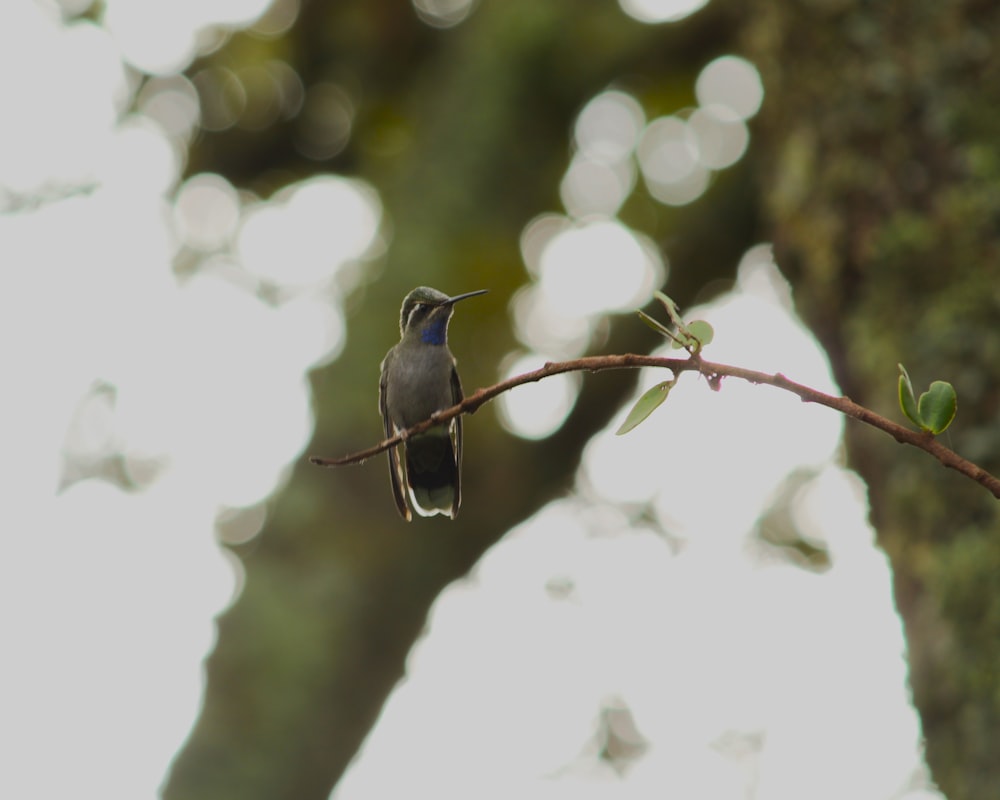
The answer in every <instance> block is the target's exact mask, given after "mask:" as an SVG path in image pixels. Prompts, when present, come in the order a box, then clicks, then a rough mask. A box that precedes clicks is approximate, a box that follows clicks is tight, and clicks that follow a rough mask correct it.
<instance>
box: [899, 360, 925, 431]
mask: <svg viewBox="0 0 1000 800" xmlns="http://www.w3.org/2000/svg"><path fill="white" fill-rule="evenodd" d="M898 366H899V407H900V408H901V409H902V410H903V413H904V414H906V418H907V419H909V420H910V422H912V423H913V424H914V425H916V426H917V427H918V428H923V427H924V424H923V422H921V421H920V411H919V410H918V409H917V399H916V397H914V396H913V384H912V383H911V382H910V376H909V374H908V373H907V371H906V367H904V366H903V365H902V364H899V365H898Z"/></svg>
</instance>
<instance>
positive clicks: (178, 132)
mask: <svg viewBox="0 0 1000 800" xmlns="http://www.w3.org/2000/svg"><path fill="white" fill-rule="evenodd" d="M136 108H137V109H138V110H139V112H141V113H142V114H143V115H144V116H147V117H149V118H150V119H152V120H153V121H154V122H156V123H157V124H158V125H159V126H160V127H161V128H163V131H164V133H166V134H167V135H168V136H170V137H171V138H172V139H175V140H178V141H187V140H188V139H190V137H191V136H192V135H193V133H194V131H195V129H196V127H197V125H198V119H199V117H200V115H201V106H200V104H199V100H198V90H197V89H196V88H195V87H194V84H192V83H191V81H189V80H188V79H187V78H186V77H184V76H183V75H169V76H167V77H163V78H158V77H153V78H150V79H149V80H148V81H146V83H145V84H144V85H143V87H142V88H141V89H140V90H139V94H138V96H137V97H136Z"/></svg>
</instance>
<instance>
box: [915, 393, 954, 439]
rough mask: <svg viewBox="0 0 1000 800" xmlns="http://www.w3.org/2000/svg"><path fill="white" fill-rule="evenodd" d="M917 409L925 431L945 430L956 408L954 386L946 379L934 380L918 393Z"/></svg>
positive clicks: (939, 431) (937, 431) (935, 432)
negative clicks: (928, 386) (925, 389)
mask: <svg viewBox="0 0 1000 800" xmlns="http://www.w3.org/2000/svg"><path fill="white" fill-rule="evenodd" d="M917 410H918V411H919V412H920V419H921V420H922V421H923V422H922V424H921V427H922V428H923V429H924V430H925V431H930V432H931V433H934V434H937V433H941V432H942V431H943V430H945V429H946V428H947V427H948V426H949V425H951V421H952V420H953V419H955V412H956V411H957V410H958V396H957V395H956V394H955V387H954V386H952V385H951V384H950V383H948V382H947V381H934V383H932V384H931V386H930V389H928V390H927V391H926V392H924V393H923V394H922V395H920V400H919V401H918V402H917Z"/></svg>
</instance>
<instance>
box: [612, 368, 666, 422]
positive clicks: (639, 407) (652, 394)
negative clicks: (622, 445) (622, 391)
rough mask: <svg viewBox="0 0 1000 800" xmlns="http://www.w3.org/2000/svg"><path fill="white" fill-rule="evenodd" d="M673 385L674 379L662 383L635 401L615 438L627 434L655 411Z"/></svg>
mask: <svg viewBox="0 0 1000 800" xmlns="http://www.w3.org/2000/svg"><path fill="white" fill-rule="evenodd" d="M675 383H677V379H676V378H674V379H673V380H670V381H663V382H662V383H658V384H656V386H654V387H653V388H652V389H649V390H647V391H646V392H644V393H643V395H642V397H640V398H639V399H638V400H636V401H635V405H634V406H632V410H631V411H629V412H628V416H627V417H625V421H624V422H623V423H622V424H621V427H620V428H618V430H616V431H615V436H621V435H622V434H625V433H628V432H629V431H630V430H632V429H633V428H635V427H637V426H638V425H639V424H640V423H642V422H643V421H644V420H645V419H646V417H648V416H649V415H650V414H652V413H653V412H654V411H656V409H657V408H658V407H659V406H660V404H661V403H662V402H663V401H664V400H666V399H667V395H668V394H670V390H671V389H673V388H674V384H675Z"/></svg>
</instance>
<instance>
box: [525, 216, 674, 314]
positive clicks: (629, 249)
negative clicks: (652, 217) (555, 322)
mask: <svg viewBox="0 0 1000 800" xmlns="http://www.w3.org/2000/svg"><path fill="white" fill-rule="evenodd" d="M662 274H663V267H662V263H661V261H660V259H659V256H658V254H657V253H656V251H655V249H654V248H653V247H652V246H651V245H650V244H649V243H648V242H647V241H646V240H644V239H642V238H640V236H639V235H638V234H636V233H635V232H633V231H631V230H629V229H628V228H626V227H625V226H624V225H623V224H622V223H620V222H618V221H617V220H610V219H594V220H589V221H587V222H583V223H581V224H579V225H576V226H574V227H572V228H568V229H567V230H565V231H563V232H562V233H560V234H558V235H556V236H555V237H553V238H552V239H551V240H550V241H549V243H548V245H547V246H546V247H545V250H544V251H543V252H542V255H541V285H542V289H543V290H544V292H545V294H546V299H547V301H548V302H549V303H551V305H552V307H553V308H555V309H556V310H558V311H559V312H560V313H562V314H565V315H567V316H572V315H587V314H595V313H600V312H606V311H623V310H625V309H630V308H635V307H637V306H641V305H643V303H644V302H645V301H646V299H648V297H649V294H650V292H652V290H653V287H654V286H656V285H659V283H660V282H661V280H662Z"/></svg>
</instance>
